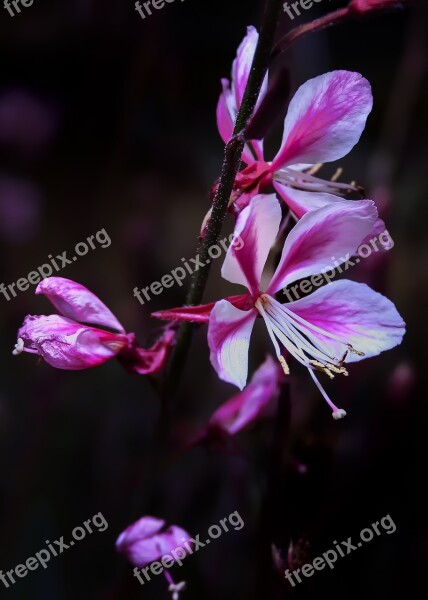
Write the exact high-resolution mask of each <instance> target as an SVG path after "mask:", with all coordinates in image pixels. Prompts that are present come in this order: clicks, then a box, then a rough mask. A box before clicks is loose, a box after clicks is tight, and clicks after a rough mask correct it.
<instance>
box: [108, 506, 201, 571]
mask: <svg viewBox="0 0 428 600" xmlns="http://www.w3.org/2000/svg"><path fill="white" fill-rule="evenodd" d="M183 539H184V541H188V540H189V539H190V536H189V534H188V533H187V532H186V531H184V529H181V528H180V527H177V526H176V525H171V527H169V528H168V529H166V528H165V521H163V520H162V519H157V518H156V517H148V516H147V517H142V518H141V519H139V520H138V521H136V522H135V523H133V524H132V525H130V526H129V527H127V529H125V531H123V532H122V533H121V534H120V536H119V537H118V539H117V541H116V550H117V551H118V552H120V553H121V554H123V555H124V556H126V558H127V559H128V560H129V562H130V563H131V564H133V565H134V566H136V567H138V568H139V569H142V568H143V567H145V566H147V565H148V564H150V563H151V562H153V561H154V560H159V559H160V558H162V557H163V556H165V555H166V554H170V553H171V551H172V550H175V549H176V548H178V547H180V546H182V545H183Z"/></svg>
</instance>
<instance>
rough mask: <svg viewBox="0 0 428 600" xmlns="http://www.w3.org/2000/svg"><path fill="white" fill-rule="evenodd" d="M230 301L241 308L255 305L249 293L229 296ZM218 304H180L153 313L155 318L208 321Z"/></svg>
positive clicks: (245, 308) (197, 321)
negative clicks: (176, 306)
mask: <svg viewBox="0 0 428 600" xmlns="http://www.w3.org/2000/svg"><path fill="white" fill-rule="evenodd" d="M225 299H226V300H227V301H228V302H230V303H231V304H233V306H236V308H240V309H241V310H250V308H252V307H253V302H252V301H251V296H250V295H249V294H238V295H237V296H227V298H225ZM215 305H216V303H215V302H210V303H209V304H199V305H198V306H180V307H178V308H168V309H166V310H158V311H157V312H154V313H152V314H151V316H152V317H154V318H155V319H162V320H164V321H189V322H190V323H208V321H209V320H210V315H211V311H212V309H213V308H214V306H215Z"/></svg>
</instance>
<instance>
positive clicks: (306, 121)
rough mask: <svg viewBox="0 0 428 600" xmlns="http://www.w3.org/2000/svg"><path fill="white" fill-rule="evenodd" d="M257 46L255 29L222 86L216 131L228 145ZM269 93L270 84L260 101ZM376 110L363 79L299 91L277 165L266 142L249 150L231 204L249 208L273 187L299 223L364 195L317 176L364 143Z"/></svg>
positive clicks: (332, 76)
mask: <svg viewBox="0 0 428 600" xmlns="http://www.w3.org/2000/svg"><path fill="white" fill-rule="evenodd" d="M257 40H258V35H257V32H256V30H255V29H254V28H253V27H250V28H249V29H248V33H247V36H246V37H245V38H244V41H243V42H242V44H241V46H240V47H239V50H238V53H237V56H236V59H235V61H234V63H233V69H232V80H231V82H230V83H229V82H228V81H227V80H223V81H222V84H223V92H222V94H221V96H220V100H219V103H218V107H217V125H218V129H219V132H220V134H221V136H222V138H223V140H224V141H225V142H228V141H229V140H230V138H231V137H232V134H233V124H234V121H235V118H236V114H237V110H238V108H239V106H240V102H241V100H242V95H243V90H244V89H245V85H246V83H247V80H248V75H249V71H250V66H251V62H252V59H253V57H254V52H255V48H256V45H257ZM265 91H266V84H264V86H263V88H262V90H261V94H260V98H259V101H260V100H261V98H262V97H263V95H264V94H265ZM372 105H373V98H372V93H371V87H370V84H369V82H368V81H367V80H366V79H365V78H364V77H362V76H361V75H360V74H359V73H354V72H351V71H332V72H330V73H325V74H324V75H320V76H318V77H315V78H314V79H310V80H309V81H307V82H306V83H304V84H303V85H302V86H300V88H299V89H298V90H297V92H296V93H295V95H294V97H293V98H292V100H291V102H290V105H289V107H288V112H287V115H286V117H285V121H284V132H283V138H282V144H281V147H280V149H279V150H278V152H277V154H276V156H275V158H274V159H273V161H271V162H267V161H266V160H265V158H264V153H263V142H262V141H251V142H248V144H247V145H246V147H245V150H244V153H243V155H242V160H243V161H244V162H245V163H246V164H247V165H248V166H247V167H246V168H245V169H244V170H243V171H241V172H240V173H238V176H237V179H236V182H235V190H234V193H233V195H232V199H231V201H232V202H234V208H235V210H236V211H237V212H239V211H240V210H242V209H243V208H245V206H247V204H248V202H249V201H250V199H251V198H252V197H253V196H255V195H257V194H258V193H260V192H264V191H266V190H267V189H268V188H269V187H270V186H273V187H274V188H275V189H276V191H277V192H278V194H279V196H280V197H281V198H282V200H284V202H286V204H287V205H288V206H289V208H290V210H291V212H292V214H293V215H294V216H295V217H296V218H300V217H301V216H302V215H304V214H305V213H306V212H308V211H310V210H315V209H317V208H321V207H322V206H326V205H328V204H332V203H334V202H340V201H341V200H342V198H341V196H343V195H345V194H346V193H348V192H359V191H360V190H359V188H357V187H356V185H355V184H345V183H338V182H336V181H326V180H323V179H320V178H318V177H316V176H315V173H316V172H317V170H318V169H319V167H320V164H321V163H324V162H332V161H335V160H338V159H340V158H342V157H344V156H346V155H347V154H348V153H349V152H350V151H351V150H352V148H353V147H354V146H355V144H356V143H357V142H358V140H359V139H360V137H361V134H362V132H363V130H364V127H365V123H366V120H367V117H368V115H369V113H370V111H371V109H372ZM313 165H315V166H313ZM333 179H335V177H334V178H333Z"/></svg>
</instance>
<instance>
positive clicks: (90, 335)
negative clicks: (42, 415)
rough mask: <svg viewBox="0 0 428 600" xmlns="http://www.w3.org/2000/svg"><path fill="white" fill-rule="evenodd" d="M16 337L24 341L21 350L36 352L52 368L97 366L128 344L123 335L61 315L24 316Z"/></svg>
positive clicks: (75, 368) (72, 368) (70, 368)
mask: <svg viewBox="0 0 428 600" xmlns="http://www.w3.org/2000/svg"><path fill="white" fill-rule="evenodd" d="M18 338H21V339H22V340H23V341H24V351H25V349H27V350H29V351H33V352H34V351H36V352H37V354H39V355H40V356H42V357H43V359H44V360H45V361H46V362H47V363H48V364H50V365H51V366H52V367H56V368H57V369H66V370H81V369H89V368H90V367H96V366H98V365H101V364H103V363H104V362H106V361H107V360H109V359H111V358H113V357H115V356H116V355H117V354H119V352H121V351H122V350H123V349H124V348H126V347H127V346H128V338H127V337H126V335H123V334H120V333H110V332H108V331H102V330H101V329H96V328H95V327H88V326H86V325H80V324H79V323H75V322H74V321H72V320H71V319H67V318H65V317H61V316H60V315H50V316H34V317H33V316H28V317H26V319H25V321H24V324H23V325H22V327H21V329H20V330H19V332H18Z"/></svg>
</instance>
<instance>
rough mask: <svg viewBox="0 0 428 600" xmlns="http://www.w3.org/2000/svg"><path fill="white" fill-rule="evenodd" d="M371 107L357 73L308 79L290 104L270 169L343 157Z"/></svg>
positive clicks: (366, 85) (364, 82)
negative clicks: (281, 137) (280, 141)
mask: <svg viewBox="0 0 428 600" xmlns="http://www.w3.org/2000/svg"><path fill="white" fill-rule="evenodd" d="M372 105H373V97H372V92H371V87H370V84H369V82H368V81H367V80H366V79H365V78H364V77H362V75H360V74H359V73H353V72H351V71H331V72H330V73H325V74H324V75H320V76H318V77H315V78H314V79H310V80H309V81H307V82H306V83H304V84H303V85H302V86H300V88H299V89H298V90H297V92H296V94H295V95H294V97H293V99H292V100H291V102H290V106H289V108H288V113H287V116H286V117H285V122H284V134H283V139H282V145H281V148H280V150H279V152H278V154H277V156H276V158H275V160H274V161H273V164H272V168H273V169H274V170H278V169H279V168H281V167H283V166H286V165H292V164H293V163H297V162H306V163H318V162H329V161H333V160H337V159H338V158H342V157H343V156H346V154H348V152H350V151H351V150H352V148H353V147H354V146H355V144H356V143H357V142H358V140H359V139H360V137H361V134H362V132H363V130H364V127H365V124H366V120H367V117H368V115H369V113H370V111H371V109H372Z"/></svg>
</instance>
